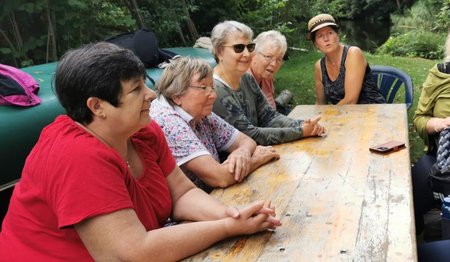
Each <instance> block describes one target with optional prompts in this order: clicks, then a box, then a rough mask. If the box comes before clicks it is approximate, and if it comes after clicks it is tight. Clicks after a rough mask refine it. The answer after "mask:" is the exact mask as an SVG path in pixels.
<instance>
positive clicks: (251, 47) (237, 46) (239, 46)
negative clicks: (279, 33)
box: [223, 43, 256, 54]
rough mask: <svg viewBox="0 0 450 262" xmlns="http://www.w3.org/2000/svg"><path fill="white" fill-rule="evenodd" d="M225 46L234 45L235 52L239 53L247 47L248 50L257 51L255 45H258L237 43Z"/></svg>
mask: <svg viewBox="0 0 450 262" xmlns="http://www.w3.org/2000/svg"><path fill="white" fill-rule="evenodd" d="M223 46H225V47H233V49H234V52H235V53H236V54H239V53H242V52H244V49H245V48H246V47H247V50H248V52H250V53H251V52H253V51H255V46H256V44H255V43H250V44H248V45H244V44H235V45H223Z"/></svg>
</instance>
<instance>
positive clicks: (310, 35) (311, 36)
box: [309, 25, 340, 43]
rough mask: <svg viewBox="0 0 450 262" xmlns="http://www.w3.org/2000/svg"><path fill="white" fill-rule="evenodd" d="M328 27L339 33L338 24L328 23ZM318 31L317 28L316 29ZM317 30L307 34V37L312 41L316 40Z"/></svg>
mask: <svg viewBox="0 0 450 262" xmlns="http://www.w3.org/2000/svg"><path fill="white" fill-rule="evenodd" d="M328 27H330V28H331V29H333V31H334V32H336V33H337V34H339V29H340V28H339V27H338V26H334V25H329V26H328ZM317 31H319V30H317ZM317 31H314V32H312V33H310V34H309V39H310V40H311V41H312V42H313V43H314V41H316V34H317Z"/></svg>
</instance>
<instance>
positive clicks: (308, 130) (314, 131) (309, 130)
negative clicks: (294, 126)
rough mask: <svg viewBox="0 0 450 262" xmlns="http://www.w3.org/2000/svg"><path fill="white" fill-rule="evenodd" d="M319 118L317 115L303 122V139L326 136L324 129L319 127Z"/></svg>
mask: <svg viewBox="0 0 450 262" xmlns="http://www.w3.org/2000/svg"><path fill="white" fill-rule="evenodd" d="M320 118H321V116H320V115H318V116H316V117H314V118H312V119H311V118H310V119H308V120H305V122H303V137H309V136H325V135H326V130H325V128H324V127H323V126H321V125H319V121H320Z"/></svg>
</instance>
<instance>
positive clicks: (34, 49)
mask: <svg viewBox="0 0 450 262" xmlns="http://www.w3.org/2000/svg"><path fill="white" fill-rule="evenodd" d="M324 12H325V13H330V14H332V15H333V16H334V17H335V18H336V19H337V20H338V22H339V23H340V22H342V23H343V22H345V21H356V22H358V23H359V22H361V23H363V22H364V23H365V24H367V25H368V27H369V30H368V31H369V34H371V33H373V34H376V33H377V30H378V29H376V28H375V26H373V30H372V31H371V30H370V29H372V28H371V27H372V26H371V25H375V24H376V23H379V22H383V23H384V24H387V25H388V30H389V31H388V36H387V37H386V39H385V40H383V43H382V44H380V45H378V44H377V48H376V49H373V50H372V49H371V50H364V51H365V52H366V55H367V57H368V61H369V63H370V64H383V65H391V66H396V67H399V68H401V69H403V70H404V71H405V72H407V73H408V74H410V75H411V77H412V78H413V80H414V84H415V88H414V89H415V95H414V104H413V107H412V108H411V109H410V110H409V111H408V120H409V125H410V128H409V129H410V130H409V134H410V152H411V160H412V162H414V161H415V160H416V159H417V157H418V156H420V155H421V154H422V153H423V143H422V141H421V139H420V138H419V137H418V136H417V134H416V133H415V131H414V128H413V127H412V124H411V119H412V116H413V113H414V111H415V108H416V105H417V101H418V98H419V95H420V90H421V84H422V83H423V81H424V80H425V77H426V74H427V73H428V70H429V69H430V67H431V66H432V65H433V64H435V63H436V62H437V61H438V60H441V59H442V58H443V49H444V42H445V37H446V35H447V33H448V31H449V26H450V0H227V1H217V0H108V1H101V0H33V1H30V0H2V1H1V2H0V63H2V64H9V65H12V66H16V67H25V66H31V65H37V64H43V63H48V62H54V61H57V60H58V58H59V57H60V56H61V55H62V54H64V53H65V52H66V51H67V50H69V49H71V48H76V47H79V46H81V45H82V44H85V43H90V42H96V41H100V40H103V39H105V38H107V37H110V36H113V35H116V34H120V33H123V32H131V31H135V30H136V29H138V28H141V27H146V28H148V29H150V30H151V31H153V32H155V34H156V35H157V37H158V42H159V46H160V47H178V46H192V45H193V44H194V43H195V40H196V39H197V38H198V37H200V36H209V35H210V31H211V29H212V28H213V27H214V25H215V24H217V23H218V22H220V21H223V20H237V21H240V22H243V23H245V24H247V25H249V26H250V27H251V28H252V29H253V31H254V32H255V35H257V34H258V33H260V32H262V31H265V30H270V29H275V30H279V31H281V32H282V33H283V34H284V35H286V37H287V40H288V45H289V50H288V56H287V57H286V59H289V60H288V61H287V62H286V63H285V65H284V66H283V67H282V69H281V70H280V73H279V74H278V75H277V78H276V89H277V90H276V92H279V91H280V90H281V89H283V88H288V89H289V90H291V91H293V93H294V94H295V100H296V102H297V103H299V104H311V103H314V101H315V100H314V92H313V63H314V62H315V61H316V60H317V59H318V58H319V57H320V54H319V53H318V52H317V51H316V50H315V49H314V47H313V46H312V44H311V43H310V42H308V41H307V40H306V38H305V35H306V33H307V32H306V31H307V29H306V27H307V26H306V25H307V22H308V20H309V19H310V18H311V17H312V16H314V15H316V14H318V13H324ZM346 38H347V35H346V34H344V33H343V34H341V40H342V41H343V42H346ZM360 40H364V39H360ZM367 41H371V40H370V39H369V40H367ZM280 86H281V88H279V87H280ZM400 99H401V98H400Z"/></svg>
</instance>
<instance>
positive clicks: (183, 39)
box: [177, 24, 187, 46]
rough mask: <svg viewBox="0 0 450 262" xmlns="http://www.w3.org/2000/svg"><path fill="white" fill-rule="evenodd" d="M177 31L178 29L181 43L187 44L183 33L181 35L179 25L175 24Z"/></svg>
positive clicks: (181, 31)
mask: <svg viewBox="0 0 450 262" xmlns="http://www.w3.org/2000/svg"><path fill="white" fill-rule="evenodd" d="M177 31H178V34H179V35H180V38H181V41H183V45H184V46H187V43H186V39H185V38H184V35H183V30H181V27H180V25H179V24H178V25H177Z"/></svg>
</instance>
